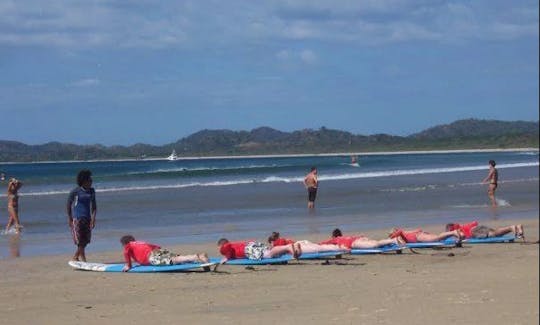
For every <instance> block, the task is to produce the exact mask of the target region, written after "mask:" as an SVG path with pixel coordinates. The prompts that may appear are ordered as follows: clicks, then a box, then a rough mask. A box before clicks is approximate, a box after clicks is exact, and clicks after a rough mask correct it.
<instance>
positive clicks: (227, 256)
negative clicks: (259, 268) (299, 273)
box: [217, 238, 302, 264]
mask: <svg viewBox="0 0 540 325" xmlns="http://www.w3.org/2000/svg"><path fill="white" fill-rule="evenodd" d="M217 244H218V247H219V253H220V254H221V255H223V258H222V259H221V261H220V264H225V263H226V262H227V261H228V260H233V259H240V258H247V259H250V260H260V259H263V258H272V257H279V256H281V255H283V254H291V255H292V256H293V257H294V258H298V257H300V255H301V254H302V248H301V247H300V245H297V244H287V245H284V246H276V247H271V248H270V247H268V246H266V245H265V244H263V243H260V242H256V241H241V242H240V241H239V242H230V241H229V240H228V239H227V238H221V239H220V240H219V241H218V243H217Z"/></svg>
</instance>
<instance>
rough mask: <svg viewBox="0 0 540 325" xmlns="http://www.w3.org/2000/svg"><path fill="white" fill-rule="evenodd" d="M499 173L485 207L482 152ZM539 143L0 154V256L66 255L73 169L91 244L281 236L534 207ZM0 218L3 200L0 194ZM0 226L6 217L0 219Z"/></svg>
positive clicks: (506, 216) (97, 247)
mask: <svg viewBox="0 0 540 325" xmlns="http://www.w3.org/2000/svg"><path fill="white" fill-rule="evenodd" d="M490 159H494V160H495V161H496V162H497V168H498V170H499V188H498V190H497V193H496V194H497V199H498V203H499V207H498V208H497V209H496V210H493V209H491V208H490V206H489V200H488V197H487V195H486V190H487V187H486V185H484V184H481V181H482V179H483V178H484V177H485V176H486V175H487V172H488V160H490ZM311 166H316V167H317V169H318V172H319V181H320V187H319V192H318V196H317V201H316V204H315V205H316V208H315V209H314V210H312V211H309V210H308V209H307V208H306V206H307V194H306V190H305V189H304V186H303V184H302V180H303V178H304V175H305V174H306V173H307V172H308V171H309V169H310V168H311ZM538 166H539V155H538V151H527V150H523V151H492V152H489V151H480V152H436V153H435V152H434V153H387V154H377V153H374V154H361V155H359V157H358V163H357V164H354V163H351V157H350V156H349V155H329V156H322V155H317V156H291V157H282V156H279V157H251V158H248V157H244V158H238V157H237V158H207V159H202V158H201V159H179V160H176V161H168V160H165V159H163V160H132V161H92V162H43V163H39V162H36V163H3V164H2V163H0V171H2V172H4V173H5V174H6V176H7V178H6V180H5V181H3V182H0V185H1V186H5V188H7V179H8V178H9V177H17V178H18V179H20V180H21V181H22V182H23V183H24V186H23V187H22V189H21V190H20V199H19V206H20V208H19V213H20V219H21V223H22V224H23V225H24V230H23V233H22V234H21V235H20V236H16V235H1V236H0V258H8V257H9V256H10V255H20V256H32V255H55V254H71V253H72V252H73V251H74V248H75V247H74V245H73V242H72V240H71V235H70V232H69V228H68V225H67V218H66V212H65V211H66V200H67V195H68V193H69V191H70V190H71V189H72V188H74V187H75V178H76V175H77V173H78V171H79V170H81V169H90V170H91V171H92V173H93V179H94V188H95V189H96V193H97V204H98V213H97V224H96V228H95V230H94V233H93V238H92V243H91V244H90V245H89V246H88V248H87V254H88V255H90V256H91V254H92V252H93V251H94V252H95V251H104V250H115V249H120V244H119V238H120V237H121V236H122V235H124V234H128V233H129V234H133V235H134V236H135V237H136V238H138V239H141V240H146V241H151V242H155V243H158V244H161V245H167V244H182V243H201V242H215V241H217V239H219V238H221V237H227V238H229V239H234V240H236V239H248V238H249V239H258V240H264V239H265V238H266V237H267V236H268V234H269V233H270V232H272V231H280V232H281V233H282V234H287V233H294V234H297V236H296V237H298V235H301V234H303V233H322V234H326V233H329V232H330V231H331V230H332V229H333V228H335V227H340V228H342V229H344V230H345V231H347V229H351V230H362V229H380V228H391V227H393V226H403V227H417V226H422V225H426V224H441V230H442V227H443V225H444V224H445V223H447V222H450V221H467V220H472V219H477V220H492V223H494V224H500V225H505V224H507V223H508V222H510V221H507V220H511V219H515V218H525V217H531V216H538V213H539V208H538V199H539V175H538V172H539V168H538ZM0 220H5V222H7V199H6V195H5V192H4V193H3V194H1V195H0ZM4 225H5V223H4Z"/></svg>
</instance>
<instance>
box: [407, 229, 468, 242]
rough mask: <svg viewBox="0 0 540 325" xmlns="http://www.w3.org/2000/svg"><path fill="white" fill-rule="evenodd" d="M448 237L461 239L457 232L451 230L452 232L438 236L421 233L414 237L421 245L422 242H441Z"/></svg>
mask: <svg viewBox="0 0 540 325" xmlns="http://www.w3.org/2000/svg"><path fill="white" fill-rule="evenodd" d="M449 237H456V238H457V239H461V236H460V234H459V232H458V231H457V230H453V231H446V232H442V233H440V234H438V235H436V234H430V233H426V232H421V233H419V234H417V235H416V240H418V242H420V243H423V242H433V241H441V240H444V239H446V238H449Z"/></svg>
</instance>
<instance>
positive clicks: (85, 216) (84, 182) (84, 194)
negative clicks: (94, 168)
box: [67, 169, 97, 262]
mask: <svg viewBox="0 0 540 325" xmlns="http://www.w3.org/2000/svg"><path fill="white" fill-rule="evenodd" d="M77 185H78V186H77V187H76V188H74V189H73V190H72V191H71V192H70V193H69V196H68V200H67V215H68V224H69V227H70V228H71V233H72V235H73V242H74V243H75V245H77V250H76V251H75V254H74V255H73V260H74V261H83V262H86V253H85V249H86V245H88V244H89V243H90V239H91V238H92V229H94V227H95V226H96V213H97V206H96V192H95V190H94V188H93V187H92V172H91V171H89V170H88V169H83V170H81V171H80V172H79V174H78V175H77Z"/></svg>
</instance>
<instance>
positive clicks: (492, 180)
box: [482, 160, 499, 207]
mask: <svg viewBox="0 0 540 325" xmlns="http://www.w3.org/2000/svg"><path fill="white" fill-rule="evenodd" d="M495 165H496V163H495V160H490V161H489V173H488V175H487V176H486V178H484V180H483V181H482V183H484V184H485V183H488V182H489V186H488V192H487V193H488V197H489V199H490V200H491V206H493V207H496V206H497V200H495V190H496V189H497V182H498V180H499V172H498V171H497V169H496V168H495Z"/></svg>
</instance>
